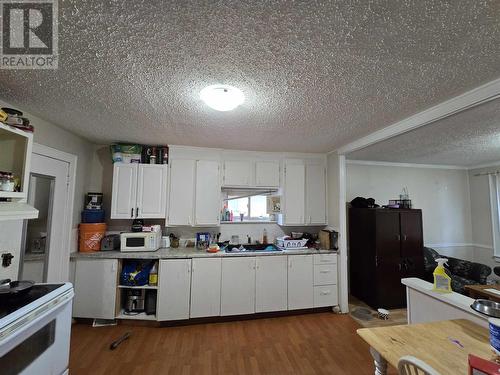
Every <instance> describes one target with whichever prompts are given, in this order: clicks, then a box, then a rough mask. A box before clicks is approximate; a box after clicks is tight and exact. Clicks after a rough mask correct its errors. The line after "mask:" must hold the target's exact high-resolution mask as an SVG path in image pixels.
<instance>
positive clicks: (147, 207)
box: [136, 164, 168, 219]
mask: <svg viewBox="0 0 500 375" xmlns="http://www.w3.org/2000/svg"><path fill="white" fill-rule="evenodd" d="M167 171H168V169H167V166H166V165H162V164H156V165H155V164H151V165H150V164H140V165H139V171H138V177H137V208H136V216H137V217H139V218H143V219H156V218H165V213H166V210H167Z"/></svg>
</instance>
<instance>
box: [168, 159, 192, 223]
mask: <svg viewBox="0 0 500 375" xmlns="http://www.w3.org/2000/svg"><path fill="white" fill-rule="evenodd" d="M195 163H196V162H195V160H188V159H174V160H172V161H171V164H170V194H169V204H168V218H167V225H192V224H193V222H194V221H193V209H194V169H195Z"/></svg>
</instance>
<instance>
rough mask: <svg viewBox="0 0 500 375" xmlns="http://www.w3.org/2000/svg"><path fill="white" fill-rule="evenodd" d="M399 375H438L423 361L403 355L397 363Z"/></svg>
mask: <svg viewBox="0 0 500 375" xmlns="http://www.w3.org/2000/svg"><path fill="white" fill-rule="evenodd" d="M398 373H399V375H440V374H439V372H437V371H436V370H434V369H433V368H432V367H431V366H429V365H428V364H427V363H425V362H424V361H421V360H420V359H418V358H415V357H413V356H411V355H405V356H404V357H401V358H400V359H399V361H398Z"/></svg>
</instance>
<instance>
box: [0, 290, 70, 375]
mask: <svg viewBox="0 0 500 375" xmlns="http://www.w3.org/2000/svg"><path fill="white" fill-rule="evenodd" d="M72 299H73V291H72V290H71V291H69V292H66V293H64V294H62V295H61V296H58V297H57V298H55V299H54V300H52V301H50V302H48V303H46V304H45V305H42V306H41V307H40V308H38V309H37V310H35V311H33V312H31V313H30V314H29V315H28V316H26V317H22V318H21V319H19V320H18V321H15V322H14V323H12V324H11V326H10V327H8V328H7V329H6V330H4V331H3V332H2V337H1V341H0V368H1V369H2V370H1V373H2V374H5V375H11V374H22V375H35V374H50V375H61V374H64V373H65V372H66V371H67V369H68V362H69V346H70V336H71V301H72Z"/></svg>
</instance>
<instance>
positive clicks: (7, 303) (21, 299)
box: [0, 284, 64, 319]
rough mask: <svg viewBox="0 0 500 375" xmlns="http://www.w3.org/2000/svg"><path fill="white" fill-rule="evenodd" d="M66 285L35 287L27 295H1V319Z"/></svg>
mask: <svg viewBox="0 0 500 375" xmlns="http://www.w3.org/2000/svg"><path fill="white" fill-rule="evenodd" d="M63 285H64V284H41V285H34V286H33V287H32V288H31V289H30V290H29V291H28V292H27V293H22V294H0V319H1V318H3V317H5V316H7V315H9V314H11V313H13V312H14V311H17V310H19V309H20V308H22V307H24V306H26V305H28V304H30V303H31V302H33V301H35V300H37V299H38V298H41V297H43V296H44V295H46V294H48V293H50V292H52V291H54V290H56V289H57V288H60V287H61V286H63Z"/></svg>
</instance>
